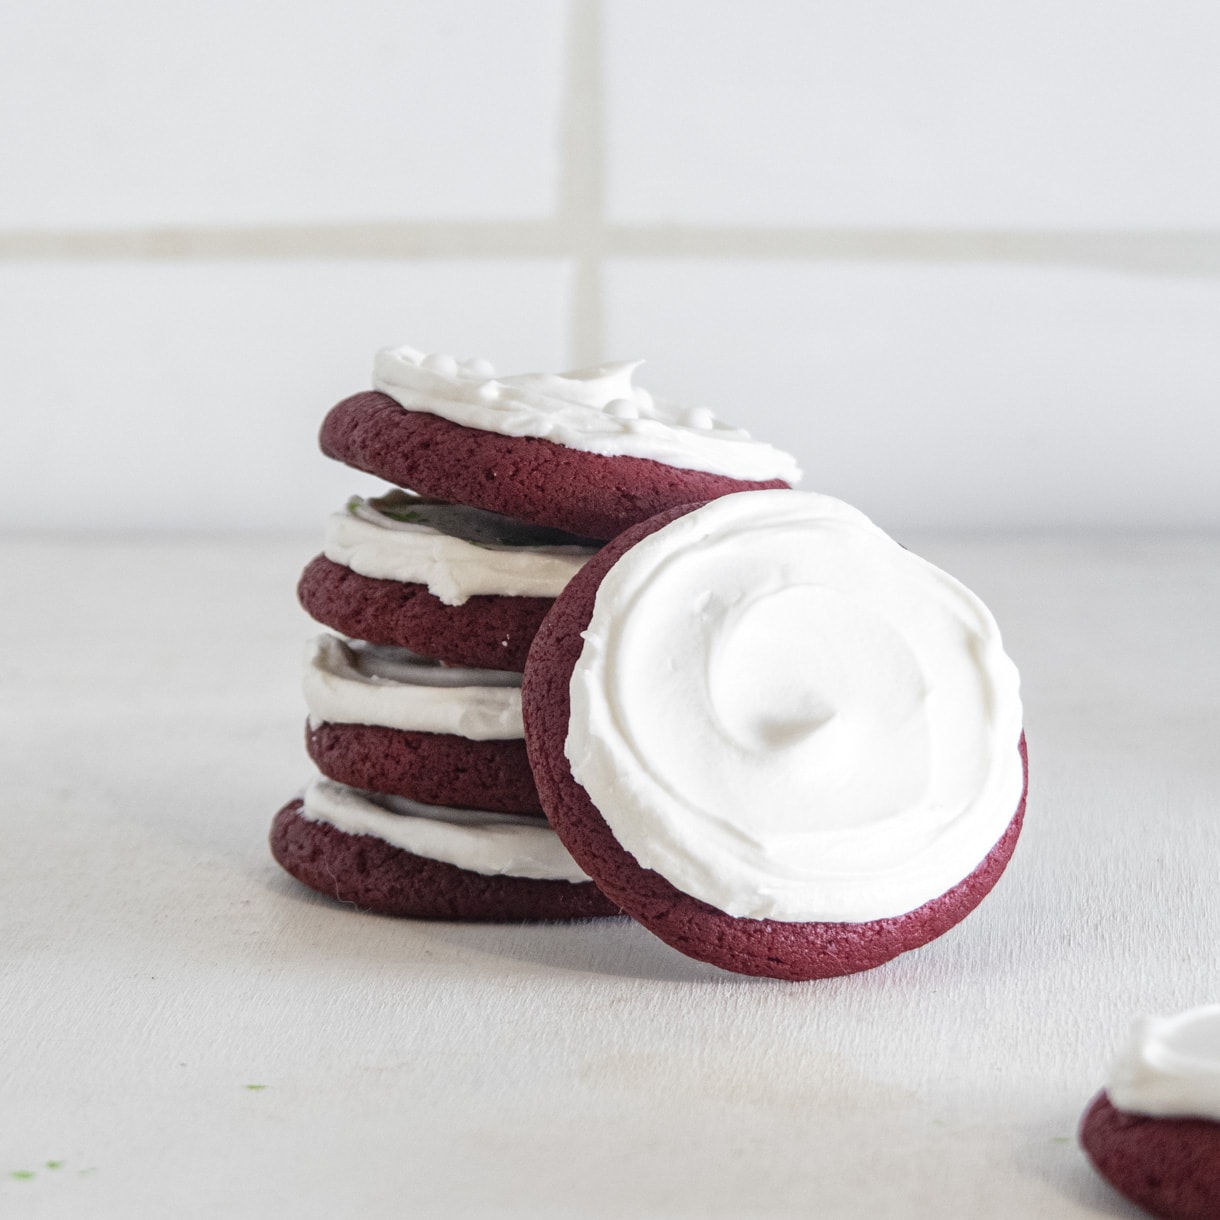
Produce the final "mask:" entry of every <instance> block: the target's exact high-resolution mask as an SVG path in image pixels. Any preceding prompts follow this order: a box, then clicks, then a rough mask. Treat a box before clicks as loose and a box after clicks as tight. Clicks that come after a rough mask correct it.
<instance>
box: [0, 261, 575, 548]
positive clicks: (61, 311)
mask: <svg viewBox="0 0 1220 1220" xmlns="http://www.w3.org/2000/svg"><path fill="white" fill-rule="evenodd" d="M566 289H567V273H566V268H565V267H564V265H563V264H561V263H558V262H537V263H519V262H507V261H505V262H485V263H448V262H436V263H414V264H412V263H389V262H300V263H291V262H285V263H263V264H258V263H253V264H251V263H213V264H199V263H107V262H99V263H91V264H82V265H71V264H46V263H10V264H8V265H3V264H0V331H2V332H3V334H4V336H5V342H4V349H3V355H2V356H0V384H2V385H3V394H4V407H3V443H0V520H4V521H5V522H7V523H8V524H9V525H10V526H16V527H18V528H26V529H72V530H79V529H84V530H107V529H146V528H152V529H176V528H186V529H239V530H240V529H250V528H271V529H304V530H310V529H315V528H317V529H319V530H320V529H321V522H322V520H323V517H324V515H325V514H326V513H328V512H331V511H333V510H334V509H335V508H337V507H338V506H339V505H340V504H342V502H343V499H344V498H345V497H346V496H347V495H349V494H351V493H352V492H354V491H361V490H363V489H364V488H366V487H374V488H375V487H380V486H382V485H381V484H379V483H377V482H376V481H375V480H372V479H370V478H369V477H368V476H364V475H359V474H357V473H355V472H353V471H349V470H346V469H345V468H344V467H341V466H339V465H337V464H336V463H333V462H330V461H328V460H326V459H325V458H323V457H322V456H321V455H320V453H319V452H318V450H317V444H316V437H317V431H318V425H319V424H320V423H321V422H322V416H323V415H324V414H325V412H326V410H327V408H328V407H330V406H331V405H332V404H333V403H334V402H336V401H337V400H338V399H339V398H341V397H343V396H345V395H347V394H351V393H354V392H356V391H357V390H361V389H367V388H368V384H369V372H370V369H371V367H372V357H373V352H374V350H375V349H376V348H377V347H378V346H382V345H385V344H388V343H397V342H403V341H406V340H410V341H412V342H414V343H417V344H418V345H419V346H421V347H424V348H427V349H429V350H439V351H453V352H455V353H457V354H459V355H473V354H484V355H486V356H488V357H489V358H490V359H492V360H493V361H495V362H496V363H497V364H498V365H499V366H501V367H504V368H510V367H511V368H516V369H520V368H555V367H557V366H560V365H562V364H563V362H564V352H565V343H566V339H565V326H564V313H565V309H566V303H567V301H566Z"/></svg>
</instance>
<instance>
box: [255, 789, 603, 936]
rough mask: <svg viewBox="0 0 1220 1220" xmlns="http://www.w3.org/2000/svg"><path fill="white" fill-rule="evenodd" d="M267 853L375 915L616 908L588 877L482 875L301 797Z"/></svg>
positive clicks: (597, 914)
mask: <svg viewBox="0 0 1220 1220" xmlns="http://www.w3.org/2000/svg"><path fill="white" fill-rule="evenodd" d="M271 854H272V855H273V856H274V857H275V858H276V860H277V861H278V862H279V864H280V865H281V867H283V868H284V869H285V870H286V871H287V872H289V873H291V874H292V875H293V876H294V877H295V878H296V879H297V880H298V881H301V882H303V883H304V884H305V885H307V886H309V888H310V889H313V890H317V891H318V893H320V894H325V895H327V897H329V898H335V899H338V900H339V901H340V902H346V903H350V904H351V905H353V906H356V907H359V908H360V910H362V911H372V912H374V913H376V914H379V915H399V916H407V917H410V918H414V919H452V920H464V921H479V922H487V923H492V922H494V923H521V922H533V921H551V920H566V919H597V918H601V917H603V916H607V915H618V914H620V912H619V910H618V908H617V907H615V906H614V904H613V903H612V902H610V901H609V900H608V899H607V898H604V897H603V896H602V895H601V893H600V892H599V891H598V889H597V887H596V886H595V885H594V884H593V883H592V882H591V881H584V882H576V883H573V882H570V881H538V880H534V879H533V878H529V877H485V876H483V875H482V874H481V873H472V872H470V871H469V870H468V869H464V868H457V867H456V866H454V865H452V864H446V863H444V862H443V861H440V860H428V859H425V858H424V857H423V856H416V855H414V854H412V853H411V852H409V851H404V850H403V849H402V848H400V847H395V846H393V845H392V844H390V843H387V842H385V841H384V840H383V839H378V838H376V837H374V836H373V835H349V834H346V833H345V832H344V831H342V830H338V829H336V828H335V827H334V826H331V825H329V824H328V823H326V822H315V821H311V820H310V819H309V818H305V817H302V816H301V802H300V800H294V801H290V802H289V803H288V804H287V805H285V806H284V808H283V809H281V810H280V811H279V813H277V814H276V815H275V820H274V821H273V822H272V824H271Z"/></svg>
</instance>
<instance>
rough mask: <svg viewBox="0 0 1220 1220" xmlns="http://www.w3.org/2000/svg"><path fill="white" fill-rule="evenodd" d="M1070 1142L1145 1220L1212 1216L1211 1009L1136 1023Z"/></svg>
mask: <svg viewBox="0 0 1220 1220" xmlns="http://www.w3.org/2000/svg"><path fill="white" fill-rule="evenodd" d="M1080 1143H1081V1146H1082V1147H1083V1148H1084V1150H1085V1152H1086V1153H1087V1154H1088V1157H1089V1159H1090V1160H1091V1161H1092V1162H1093V1165H1094V1167H1095V1168H1096V1169H1097V1172H1098V1173H1100V1174H1101V1175H1102V1177H1104V1178H1105V1179H1106V1180H1107V1181H1108V1182H1109V1183H1110V1185H1111V1186H1113V1187H1114V1188H1115V1189H1116V1190H1117V1191H1119V1192H1120V1193H1121V1194H1123V1195H1126V1197H1127V1198H1128V1199H1130V1200H1131V1201H1132V1202H1133V1203H1137V1204H1139V1206H1140V1207H1142V1208H1144V1209H1146V1210H1147V1211H1149V1212H1151V1213H1152V1215H1154V1216H1160V1217H1163V1220H1215V1217H1217V1216H1220V1005H1217V1004H1212V1005H1208V1006H1206V1007H1203V1008H1193V1009H1190V1010H1189V1011H1187V1012H1183V1013H1180V1014H1178V1015H1177V1016H1174V1017H1145V1018H1143V1019H1142V1020H1140V1021H1138V1022H1137V1023H1136V1025H1135V1028H1134V1029H1133V1030H1132V1032H1131V1036H1130V1038H1129V1039H1128V1042H1127V1045H1126V1046H1125V1047H1124V1048H1123V1051H1122V1053H1121V1054H1120V1056H1119V1058H1118V1061H1117V1063H1116V1064H1115V1065H1114V1067H1113V1069H1112V1070H1111V1072H1110V1079H1109V1081H1108V1082H1107V1084H1106V1087H1105V1089H1104V1090H1103V1091H1102V1092H1101V1093H1099V1094H1098V1095H1097V1096H1096V1097H1095V1098H1094V1099H1093V1101H1092V1102H1091V1103H1090V1105H1089V1107H1088V1109H1087V1110H1086V1111H1085V1114H1084V1117H1083V1118H1082V1119H1081V1122H1080Z"/></svg>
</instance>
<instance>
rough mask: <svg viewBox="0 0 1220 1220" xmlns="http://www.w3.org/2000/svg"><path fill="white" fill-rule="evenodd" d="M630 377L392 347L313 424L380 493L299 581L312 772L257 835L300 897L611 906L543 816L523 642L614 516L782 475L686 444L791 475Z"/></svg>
mask: <svg viewBox="0 0 1220 1220" xmlns="http://www.w3.org/2000/svg"><path fill="white" fill-rule="evenodd" d="M633 367H634V366H632V365H614V366H606V367H604V368H597V369H590V370H587V371H582V372H578V373H571V374H567V375H564V376H556V375H553V374H537V375H526V376H523V377H509V378H504V379H502V380H497V379H496V377H495V375H494V370H493V369H492V368H491V366H490V365H489V364H488V363H487V362H486V361H483V360H470V361H466V362H463V363H460V364H459V363H458V362H457V361H455V360H454V359H453V358H452V357H448V356H444V355H431V356H425V355H423V354H422V353H418V352H414V351H411V350H410V349H408V348H400V349H396V350H392V351H387V352H383V353H381V355H380V356H379V357H378V361H377V368H376V370H375V384H376V385H377V387H378V388H377V390H376V391H373V392H368V393H362V394H356V395H354V396H353V397H351V398H348V399H346V400H344V401H343V402H341V403H339V404H338V405H337V406H336V407H335V408H334V409H333V410H332V411H331V412H330V413H329V415H327V417H326V420H325V422H324V423H323V426H322V433H321V444H322V449H323V452H324V453H326V454H327V455H328V456H329V457H332V458H335V459H337V460H339V461H341V462H345V463H347V464H348V465H350V466H353V467H355V468H357V469H359V470H363V471H366V472H369V473H372V474H375V475H377V476H378V477H380V478H383V479H385V480H386V481H387V482H388V483H390V484H393V485H395V486H394V488H393V489H392V490H389V491H387V493H386V494H385V495H383V496H380V497H377V498H374V499H370V500H363V499H360V498H353V499H352V500H351V501H349V503H348V504H347V506H346V507H345V509H344V510H343V511H341V512H338V513H335V514H333V515H332V517H331V519H330V521H329V523H328V527H327V532H326V541H325V549H324V552H323V554H321V555H319V556H318V557H317V558H316V559H314V560H313V561H312V562H311V563H310V564H309V565H308V567H307V568H306V569H305V572H304V574H303V576H302V578H301V582H300V586H299V596H300V599H301V602H302V604H303V605H304V607H305V609H306V610H307V611H308V612H309V613H310V614H311V615H312V616H313V617H314V618H315V619H316V620H317V621H318V622H319V623H321V624H323V625H324V626H326V627H328V628H330V629H331V631H332V632H335V633H338V634H326V635H321V636H319V637H318V638H317V639H315V640H313V641H311V642H310V645H309V648H308V651H307V656H306V664H305V669H306V678H305V691H306V699H307V704H308V708H309V725H308V728H307V735H306V741H307V748H308V751H309V754H310V757H311V758H312V759H313V760H314V762H315V763H316V764H317V766H318V769H319V771H320V772H321V776H320V777H319V778H318V779H315V780H314V781H312V782H311V783H310V784H309V785H308V787H307V788H306V790H305V792H304V793H303V794H302V796H301V797H299V798H298V799H296V800H294V801H292V802H290V803H289V804H288V805H287V806H286V807H285V808H284V809H282V810H281V811H280V813H279V814H278V815H277V817H276V819H275V823H274V826H273V828H272V834H271V843H272V850H273V852H274V854H275V856H276V859H277V860H278V861H279V862H280V863H281V864H282V865H283V866H284V868H286V869H287V870H288V871H289V872H290V873H292V874H293V875H294V876H296V877H297V878H298V879H300V880H301V881H303V882H305V884H307V885H309V886H312V887H313V888H314V889H317V890H320V891H321V892H323V893H326V894H329V895H332V896H334V897H336V898H338V899H340V900H343V901H347V902H351V903H354V904H355V905H356V906H358V907H361V908H363V909H367V910H371V911H377V912H382V913H385V914H393V915H410V916H416V917H434V918H445V919H476V920H524V919H575V918H581V917H589V916H597V915H609V914H614V913H616V912H617V910H618V908H617V906H616V905H615V904H614V903H612V902H610V901H609V900H608V899H606V898H604V897H603V896H602V894H601V893H600V891H599V890H598V889H597V888H596V886H594V885H593V884H592V883H591V882H590V881H589V879H588V877H587V875H586V874H585V872H584V871H583V870H582V869H581V868H580V867H579V866H578V865H577V864H576V862H575V861H574V860H573V859H572V857H571V856H570V855H569V854H568V852H567V851H566V850H565V849H564V847H563V846H562V844H561V843H560V841H559V839H558V837H557V836H556V834H555V832H554V831H553V830H552V829H551V828H550V826H549V825H548V823H547V822H546V819H545V817H544V815H543V812H542V806H541V803H540V801H539V797H538V792H537V789H536V787H535V785H534V781H533V777H532V774H531V771H530V766H529V762H528V760H527V757H526V750H525V742H524V727H523V723H522V712H521V683H522V673H523V670H524V667H525V660H526V656H527V653H528V651H529V647H530V644H531V642H532V640H533V638H534V636H535V634H536V632H537V630H538V628H539V626H540V624H541V623H542V620H543V618H544V617H545V615H546V614H547V612H548V611H549V609H550V608H551V606H552V604H553V602H554V599H555V598H556V596H558V594H559V593H560V592H561V591H562V590H563V588H564V587H565V586H566V584H567V583H568V581H569V580H570V579H571V577H572V576H573V575H574V574H575V573H576V572H578V571H579V570H580V568H581V567H582V566H583V564H584V563H585V562H586V561H587V560H588V559H589V558H590V557H591V556H592V555H594V554H595V553H596V552H597V550H598V548H599V547H600V546H601V545H602V544H603V543H604V541H606V540H607V539H609V538H612V537H614V536H615V535H616V534H618V533H619V532H620V531H621V530H622V529H623V528H625V527H626V526H629V525H631V524H634V523H635V522H637V521H642V520H645V519H647V518H648V517H650V516H652V515H653V514H654V513H655V512H657V511H660V510H662V509H665V508H669V507H671V506H673V505H676V504H683V503H688V502H691V501H694V500H700V499H707V498H709V497H712V496H717V495H723V494H725V493H727V492H731V491H738V490H742V489H743V488H747V487H753V486H759V487H774V486H784V485H785V483H784V482H783V481H782V480H781V479H779V478H766V479H744V480H743V479H738V478H733V477H731V476H728V475H725V474H723V473H717V472H716V471H715V470H712V471H708V470H701V469H690V468H685V467H682V466H679V465H675V464H673V462H672V460H667V459H672V457H673V456H674V453H675V450H680V449H681V447H682V445H683V444H684V443H685V444H686V445H687V446H689V447H691V448H694V449H698V448H700V447H702V448H705V449H710V450H711V452H712V454H713V458H715V457H716V456H717V452H718V450H725V451H732V450H734V449H742V448H745V449H746V450H747V452H750V453H753V452H754V451H760V452H761V453H763V454H764V455H765V456H767V457H768V458H769V460H770V463H771V465H773V466H777V468H779V469H781V470H782V471H783V472H784V473H789V467H791V466H792V463H791V459H789V458H787V457H786V455H783V454H779V453H778V452H777V451H774V450H770V448H769V447H767V446H760V445H758V444H757V443H755V442H751V441H750V440H749V439H748V438H746V437H745V436H744V434H742V433H740V432H739V431H738V430H736V429H729V428H725V427H724V426H722V425H719V424H718V423H717V421H715V420H714V418H713V417H712V416H711V414H710V412H708V411H707V410H706V409H705V408H693V409H691V408H685V409H683V411H684V417H683V418H679V417H678V416H677V415H676V414H674V413H673V412H670V411H668V410H667V408H666V407H665V405H664V404H657V403H654V402H653V400H652V399H651V397H650V396H649V395H648V394H647V392H646V391H644V390H641V389H638V388H636V387H633V386H632V384H631V372H632V369H633ZM731 456H732V455H731V453H730V460H731ZM738 460H739V461H740V459H738ZM703 464H704V465H707V464H708V463H707V462H706V461H705V462H704V463H703ZM713 464H715V463H714V462H713ZM721 465H723V463H721ZM791 473H793V474H794V473H795V472H794V469H793V470H792V471H791ZM406 489H410V490H406Z"/></svg>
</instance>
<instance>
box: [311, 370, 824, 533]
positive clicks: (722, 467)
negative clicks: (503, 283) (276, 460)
mask: <svg viewBox="0 0 1220 1220" xmlns="http://www.w3.org/2000/svg"><path fill="white" fill-rule="evenodd" d="M634 368H635V365H634V364H610V365H603V366H600V367H598V368H594V369H583V370H579V371H577V372H573V373H565V374H562V375H558V374H551V373H530V374H522V375H519V376H514V377H503V378H497V377H496V376H495V373H494V370H493V369H492V368H491V366H490V365H489V364H488V363H487V362H486V361H482V360H472V361H465V362H461V363H459V362H458V361H456V360H454V359H453V358H452V357H450V356H444V355H440V354H435V355H431V356H425V355H424V354H423V353H422V352H416V351H413V350H412V349H410V348H406V347H402V348H396V349H387V350H386V351H383V352H380V353H379V354H378V357H377V362H376V365H375V369H374V385H375V387H376V389H375V390H374V391H371V392H366V393H361V394H355V395H353V396H352V397H350V398H347V399H344V400H343V401H342V402H341V403H339V404H338V405H337V406H336V407H334V408H333V409H332V410H331V412H330V414H329V415H327V417H326V419H325V421H324V422H323V425H322V431H321V437H320V441H321V446H322V451H323V452H324V453H325V454H327V456H329V457H332V458H335V459H337V460H338V461H341V462H345V463H346V464H347V465H349V466H354V467H355V468H356V469H358V470H364V471H368V472H369V473H371V474H375V475H378V476H379V477H381V478H383V479H385V480H386V481H387V482H390V483H394V484H397V485H398V486H399V487H406V488H410V489H411V490H413V491H416V492H421V493H423V494H425V495H427V496H435V497H437V498H439V499H441V500H447V501H452V502H456V503H460V504H469V505H475V506H477V507H479V508H483V509H489V510H491V511H493V512H496V513H502V514H505V515H507V516H510V517H514V518H518V519H520V520H522V521H527V522H534V523H537V524H539V525H545V526H554V527H557V528H559V529H562V530H567V531H570V532H571V533H574V534H580V535H584V536H586V537H589V538H600V539H606V538H613V537H614V536H615V535H616V534H618V533H620V532H621V531H622V530H623V529H625V528H626V527H627V526H629V525H633V524H635V523H636V522H639V521H643V520H646V519H647V518H648V517H651V516H653V515H654V514H655V513H658V512H660V511H662V510H664V509H666V508H671V507H673V506H675V505H678V504H686V503H690V502H692V501H694V500H706V499H710V498H712V497H715V496H720V495H725V494H727V493H729V492H733V491H741V490H745V489H747V488H758V487H782V486H788V485H789V484H791V483H794V482H796V481H797V479H799V477H800V471H799V470H798V469H797V466H796V462H795V461H794V460H793V458H792V457H791V456H790V455H788V454H786V453H783V452H781V451H780V450H777V449H774V448H773V447H772V446H770V445H766V444H764V443H762V442H758V441H754V440H752V439H751V438H750V436H749V435H748V434H747V433H745V432H743V431H742V430H741V429H738V428H732V427H730V426H728V425H725V424H723V423H721V422H720V421H719V420H717V419H716V418H715V416H713V415H712V413H711V412H710V411H709V410H708V409H707V408H706V407H678V406H676V405H674V404H670V403H666V402H662V401H660V400H656V399H653V397H652V396H651V395H650V394H648V393H647V391H644V390H642V389H639V388H637V387H635V386H633V384H632V371H633V369H634Z"/></svg>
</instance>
